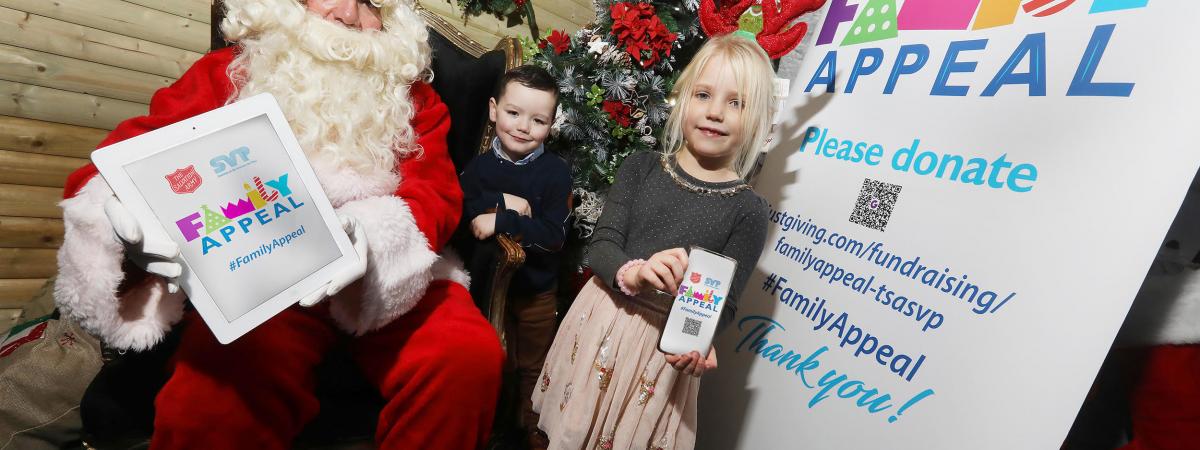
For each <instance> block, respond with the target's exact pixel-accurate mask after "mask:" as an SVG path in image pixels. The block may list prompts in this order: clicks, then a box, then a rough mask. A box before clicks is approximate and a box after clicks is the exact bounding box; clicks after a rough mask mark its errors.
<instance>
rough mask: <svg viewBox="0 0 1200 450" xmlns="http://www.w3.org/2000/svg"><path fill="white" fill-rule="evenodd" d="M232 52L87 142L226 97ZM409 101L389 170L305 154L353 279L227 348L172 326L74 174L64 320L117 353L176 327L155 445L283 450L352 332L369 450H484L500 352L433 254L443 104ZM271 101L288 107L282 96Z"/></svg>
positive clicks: (444, 218) (457, 197) (200, 331)
mask: <svg viewBox="0 0 1200 450" xmlns="http://www.w3.org/2000/svg"><path fill="white" fill-rule="evenodd" d="M271 1H274V0H271ZM271 1H267V2H266V3H268V4H269V3H271ZM288 1H289V2H290V0H288ZM254 2H255V0H240V3H249V4H252V3H254ZM231 3H233V2H231ZM276 3H280V2H276ZM291 5H293V6H294V5H297V4H296V3H291ZM259 6H261V5H259ZM247 10H249V11H251V13H254V14H257V13H258V11H259V10H261V8H258V9H255V8H254V7H251V8H247ZM293 12H294V11H293ZM385 12H386V11H385ZM289 14H290V13H289ZM385 24H386V21H385ZM423 37H424V36H423V35H422V36H421V38H423ZM422 45H423V44H422ZM414 47H415V46H414ZM238 51H239V50H235V48H228V49H224V50H219V51H216V52H213V53H210V54H208V55H205V56H204V57H203V58H201V59H200V60H199V61H197V62H196V63H195V64H194V65H193V66H192V67H191V68H190V69H189V70H188V71H187V72H186V73H185V74H184V75H183V76H182V77H180V78H179V80H178V81H177V82H175V83H174V84H173V85H171V86H170V87H168V88H164V89H162V90H160V91H158V92H157V93H155V95H154V97H153V98H152V100H151V104H150V112H149V114H148V115H146V116H142V117H137V118H133V119H129V120H127V121H125V122H123V123H121V124H120V125H119V126H118V127H117V128H116V129H115V130H113V132H112V133H111V134H110V135H109V136H108V137H107V138H106V139H105V140H104V141H103V142H102V143H101V144H100V146H101V147H104V146H106V145H109V144H112V143H114V142H118V141H121V140H123V139H127V138H130V137H133V136H137V135H139V134H142V133H145V132H148V131H151V130H154V129H157V128H160V127H163V126H166V125H169V124H172V123H175V122H178V121H180V120H183V119H187V118H190V117H192V116H195V115H198V114H201V113H204V112H207V111H210V110H213V109H215V108H218V107H220V106H222V105H224V104H225V103H226V102H227V101H229V100H230V99H235V98H237V95H238V93H237V90H236V88H235V86H234V83H233V82H231V81H230V75H229V66H230V64H231V62H232V61H233V60H234V58H235V57H237V55H238ZM426 63H427V61H426ZM412 76H414V77H417V76H419V75H418V74H416V73H413V74H412ZM404 85H405V86H408V83H405V84H404ZM347 88H351V86H347ZM392 91H396V92H403V89H392ZM331 95H333V94H331ZM407 95H408V97H410V98H411V108H408V107H407V105H406V106H405V108H407V109H404V111H405V112H406V113H408V114H411V117H412V119H411V121H409V123H410V124H411V126H412V130H411V133H410V137H411V139H412V140H413V142H412V143H413V144H415V145H413V146H412V148H415V149H419V150H418V151H413V152H409V153H397V157H396V162H395V164H394V169H393V170H375V171H371V170H363V169H362V168H361V167H360V168H358V169H355V170H350V169H348V168H347V166H346V165H344V164H339V163H338V159H337V158H324V157H322V155H323V153H322V152H321V151H316V152H312V151H310V150H312V149H307V148H306V149H305V151H306V153H309V157H310V159H311V160H312V161H313V166H314V170H315V171H316V172H317V175H318V179H319V180H320V182H321V185H322V187H323V188H324V189H325V191H326V193H327V195H328V197H329V199H330V201H331V202H332V203H333V205H334V207H335V208H336V209H337V211H338V213H339V214H341V215H347V216H351V217H353V218H354V219H356V220H357V221H358V222H359V223H360V224H361V225H362V226H363V229H364V231H365V233H366V236H367V237H368V238H369V239H368V243H369V246H370V252H369V254H370V257H369V262H368V269H367V273H366V275H364V276H363V278H362V279H361V280H360V282H358V283H355V284H353V285H351V286H349V287H347V288H346V289H345V290H343V291H342V292H341V293H340V294H338V295H336V296H334V297H331V298H329V299H327V300H326V301H325V302H324V303H322V304H320V305H319V306H317V307H313V308H310V309H305V308H301V307H298V306H293V307H292V308H290V309H288V310H285V311H284V312H283V313H281V314H279V315H278V316H276V317H274V318H272V319H270V320H268V321H267V322H266V323H264V324H263V325H261V326H259V327H258V328H256V329H254V330H253V331H251V332H249V333H248V334H246V335H244V336H242V337H241V338H239V339H238V340H236V341H234V342H233V343H231V344H230V345H221V344H219V343H217V341H216V340H215V338H214V337H213V335H212V333H211V332H210V331H209V329H208V328H207V327H206V326H205V325H204V323H203V321H202V320H199V317H198V316H197V315H195V314H194V313H190V314H187V315H186V317H185V314H184V300H185V297H184V294H183V293H182V292H181V293H178V294H169V293H168V292H167V289H166V287H165V286H166V284H165V282H164V280H162V279H161V278H159V277H157V276H150V275H147V274H146V273H144V272H140V271H138V270H136V269H133V268H132V265H131V264H128V263H127V262H126V260H125V258H124V252H125V248H124V245H123V244H122V243H121V242H120V241H119V240H118V239H117V237H116V236H115V235H114V233H113V229H112V225H111V224H110V222H109V220H108V218H107V216H106V215H105V213H104V210H103V205H104V203H105V201H106V200H108V199H109V198H110V197H111V196H112V191H111V189H110V188H109V187H108V185H107V184H106V183H104V181H103V179H102V178H101V177H97V176H96V174H97V172H96V169H95V167H94V166H92V165H88V166H86V167H83V168H81V169H79V170H78V171H76V172H75V173H73V174H71V176H70V178H69V179H68V182H67V183H66V188H65V197H66V200H64V201H63V202H62V204H61V205H62V207H63V220H64V224H65V228H66V230H65V231H66V233H65V238H64V242H63V246H62V248H61V250H60V252H59V256H58V259H59V277H58V282H57V286H56V287H55V298H56V301H57V302H58V305H59V307H60V309H61V311H62V312H63V313H64V314H65V315H67V316H69V317H71V318H73V319H74V320H76V321H78V322H79V323H80V324H81V325H82V326H83V327H85V328H86V329H88V330H89V331H91V332H93V333H95V334H96V335H97V336H99V337H100V338H101V339H102V340H103V341H105V342H106V343H107V344H108V345H109V346H112V347H115V348H118V349H135V350H143V349H148V348H150V347H153V346H154V345H155V344H157V343H158V342H159V341H160V340H161V339H162V338H163V336H164V334H165V333H166V332H167V331H168V330H169V329H170V328H171V327H172V326H173V325H175V324H177V323H178V322H181V321H183V322H185V325H186V328H185V329H184V330H183V337H182V341H181V344H180V347H179V349H178V351H177V353H176V354H175V357H174V366H173V372H172V375H171V378H170V380H169V381H168V382H167V384H166V386H165V387H164V388H163V389H162V390H161V392H160V393H159V396H158V398H157V399H156V402H155V406H156V418H155V433H154V437H153V440H152V447H156V448H222V449H225V448H255V449H262V448H288V447H290V445H291V440H292V439H293V438H294V437H295V436H296V435H297V434H298V433H299V432H300V430H301V428H302V427H303V426H304V424H305V423H306V422H308V421H309V420H311V419H312V418H313V417H314V416H315V415H316V413H317V410H318V404H317V400H316V398H315V396H314V394H313V388H314V376H313V373H312V369H313V367H314V366H315V365H316V364H317V363H318V362H320V361H321V359H322V357H323V355H324V354H325V353H326V352H327V351H328V350H329V349H330V348H331V347H332V346H333V345H334V344H335V342H337V341H338V340H339V336H344V335H350V336H353V339H352V340H351V342H352V344H351V352H352V356H353V358H354V360H355V361H356V362H357V363H358V365H359V366H360V367H361V369H363V372H364V373H365V374H366V376H367V378H368V380H369V381H370V382H371V383H372V384H373V385H374V386H376V387H377V388H378V390H379V392H380V393H381V394H382V395H383V397H384V399H385V400H386V402H387V403H386V406H385V407H384V409H383V411H382V413H381V414H380V418H379V421H378V424H377V432H376V440H377V442H378V444H379V445H380V446H381V447H382V448H436V449H454V448H475V447H478V446H480V445H481V444H482V443H483V442H484V440H485V439H486V437H487V433H488V430H489V429H490V426H491V419H492V415H493V411H494V408H495V402H496V398H497V395H498V391H499V384H500V371H501V366H502V363H503V361H502V360H503V353H502V350H501V348H500V345H499V341H498V339H497V337H496V335H495V333H494V331H493V330H492V329H491V328H490V326H489V325H488V323H487V322H486V321H485V320H484V319H483V317H482V316H481V315H480V313H479V311H478V309H477V308H476V307H475V306H474V304H473V303H472V301H471V299H470V297H469V294H468V292H467V289H466V288H465V287H464V284H465V283H466V282H467V281H466V277H465V274H463V272H462V271H461V269H459V268H458V267H459V265H458V264H456V263H454V262H451V261H448V260H447V259H445V258H442V257H440V256H439V254H440V252H441V250H442V248H443V246H444V245H445V244H446V241H447V240H448V238H449V237H450V234H451V232H452V231H453V230H454V228H455V226H456V225H457V223H458V220H459V215H460V213H461V195H462V194H461V191H460V189H459V186H458V183H457V178H456V176H455V173H454V168H453V165H452V163H451V160H450V158H449V156H448V154H447V149H446V141H445V137H446V133H447V130H448V129H449V125H450V121H449V116H448V113H447V109H446V106H445V105H444V104H443V103H442V102H441V100H440V99H439V97H438V96H437V94H436V93H435V92H434V91H433V90H432V88H430V86H429V85H428V84H425V83H423V82H419V81H418V82H416V83H414V84H412V85H411V86H410V87H408V88H407ZM277 97H280V95H278V94H277ZM280 101H281V104H284V105H285V108H284V109H285V111H287V107H286V104H287V103H288V99H286V98H281V99H280ZM289 120H290V121H293V122H294V121H295V117H291V116H289ZM402 123H403V122H401V124H402ZM296 126H297V124H295V123H293V127H296ZM301 130H302V129H301ZM297 134H298V135H299V134H301V132H300V131H298V133H297ZM301 142H302V144H303V142H304V139H301Z"/></svg>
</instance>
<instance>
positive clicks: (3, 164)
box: [0, 0, 594, 334]
mask: <svg viewBox="0 0 1200 450" xmlns="http://www.w3.org/2000/svg"><path fill="white" fill-rule="evenodd" d="M451 1H452V0H424V1H423V2H422V6H424V7H425V8H427V9H429V10H431V11H433V12H435V13H437V14H439V15H441V16H443V17H445V18H446V19H447V20H449V21H450V22H451V23H455V24H463V26H462V28H461V29H462V30H463V31H464V33H465V34H467V35H468V36H470V37H471V38H472V39H475V40H476V41H478V42H479V43H481V44H483V45H484V46H485V47H487V48H491V47H493V46H494V45H495V44H496V42H498V41H499V40H500V38H501V37H503V36H507V35H524V36H528V34H529V29H528V27H527V26H526V25H523V24H522V25H514V26H511V27H510V26H507V24H505V23H503V22H502V21H501V20H497V19H495V18H492V17H489V16H483V17H477V18H471V19H470V20H464V19H463V18H462V15H461V13H460V12H459V10H458V9H457V6H455V5H454V4H453V3H451ZM210 5H211V1H210V0H57V1H53V2H49V1H45V0H0V334H3V333H4V332H5V331H7V330H8V328H9V327H10V326H11V322H12V318H13V317H15V313H16V312H17V311H18V310H19V309H20V307H21V305H22V304H24V303H25V302H27V301H28V300H29V299H30V298H31V297H32V296H33V294H34V293H36V292H37V290H38V288H39V287H40V286H41V285H42V284H43V283H44V282H45V280H46V278H47V277H50V276H52V275H53V274H54V273H55V268H56V263H55V251H56V249H57V248H58V247H59V245H60V244H61V243H62V233H63V224H62V219H61V217H62V212H61V211H60V210H59V208H58V206H57V203H58V201H59V199H60V198H61V192H62V187H63V182H64V180H65V178H66V176H67V174H69V173H70V172H71V171H72V170H74V169H76V168H78V167H79V166H82V165H84V164H86V162H87V160H86V158H87V157H88V154H89V153H90V152H91V151H92V150H93V149H95V147H96V144H97V143H99V142H100V140H101V139H103V138H104V136H105V135H106V134H107V132H108V131H109V130H111V129H112V128H113V127H115V126H116V125H117V124H118V123H119V122H120V121H122V120H124V119H126V118H129V117H133V116H138V115H142V114H145V113H146V111H147V105H148V103H149V102H150V96H151V95H152V94H153V93H154V91H155V90H157V89H159V88H161V87H164V86H167V85H169V84H170V83H171V82H173V81H174V80H175V79H176V78H178V77H179V76H180V75H181V74H182V73H183V72H184V70H186V69H187V68H188V67H189V66H190V65H191V64H192V63H193V62H194V61H195V60H196V59H199V58H200V56H201V54H202V53H203V52H205V51H207V49H208V46H209V42H210V41H209V38H210V36H209V35H210V25H209V23H210V17H211V11H210ZM535 5H536V6H535V7H536V9H537V17H538V24H539V26H540V27H542V29H543V30H549V29H551V28H557V29H561V30H564V31H568V32H574V31H575V30H577V29H579V28H580V27H581V26H583V25H584V24H587V23H589V22H591V21H592V19H593V18H594V12H593V10H592V7H591V3H590V1H589V0H542V1H537V2H535Z"/></svg>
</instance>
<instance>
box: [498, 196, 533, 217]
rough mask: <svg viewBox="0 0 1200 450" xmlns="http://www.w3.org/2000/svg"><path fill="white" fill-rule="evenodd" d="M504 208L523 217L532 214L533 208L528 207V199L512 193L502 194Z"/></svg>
mask: <svg viewBox="0 0 1200 450" xmlns="http://www.w3.org/2000/svg"><path fill="white" fill-rule="evenodd" d="M504 208H505V209H511V210H513V211H516V213H517V214H520V215H522V216H525V217H532V216H533V209H531V208H530V207H529V201H528V200H525V199H523V198H521V197H517V196H515V195H512V194H504Z"/></svg>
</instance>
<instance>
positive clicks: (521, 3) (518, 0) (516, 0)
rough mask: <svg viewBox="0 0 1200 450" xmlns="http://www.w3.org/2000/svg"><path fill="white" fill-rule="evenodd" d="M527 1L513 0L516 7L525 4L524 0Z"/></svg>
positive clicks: (526, 0)
mask: <svg viewBox="0 0 1200 450" xmlns="http://www.w3.org/2000/svg"><path fill="white" fill-rule="evenodd" d="M528 1H529V0H513V3H516V4H517V7H518V8H522V7H524V6H525V2H528Z"/></svg>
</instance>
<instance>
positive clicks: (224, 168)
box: [208, 146, 254, 177]
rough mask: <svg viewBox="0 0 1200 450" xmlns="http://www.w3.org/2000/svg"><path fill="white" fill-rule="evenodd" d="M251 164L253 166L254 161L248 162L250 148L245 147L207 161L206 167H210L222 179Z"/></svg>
mask: <svg viewBox="0 0 1200 450" xmlns="http://www.w3.org/2000/svg"><path fill="white" fill-rule="evenodd" d="M251 164H254V161H252V160H250V147H246V146H242V147H238V148H235V149H233V151H230V152H229V154H227V155H217V156H216V157H214V158H213V159H210V160H208V165H209V166H211V167H212V170H213V172H216V173H217V176H218V177H223V176H225V175H227V174H230V173H232V172H233V171H235V170H238V169H241V168H243V167H246V166H249V165H251Z"/></svg>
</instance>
